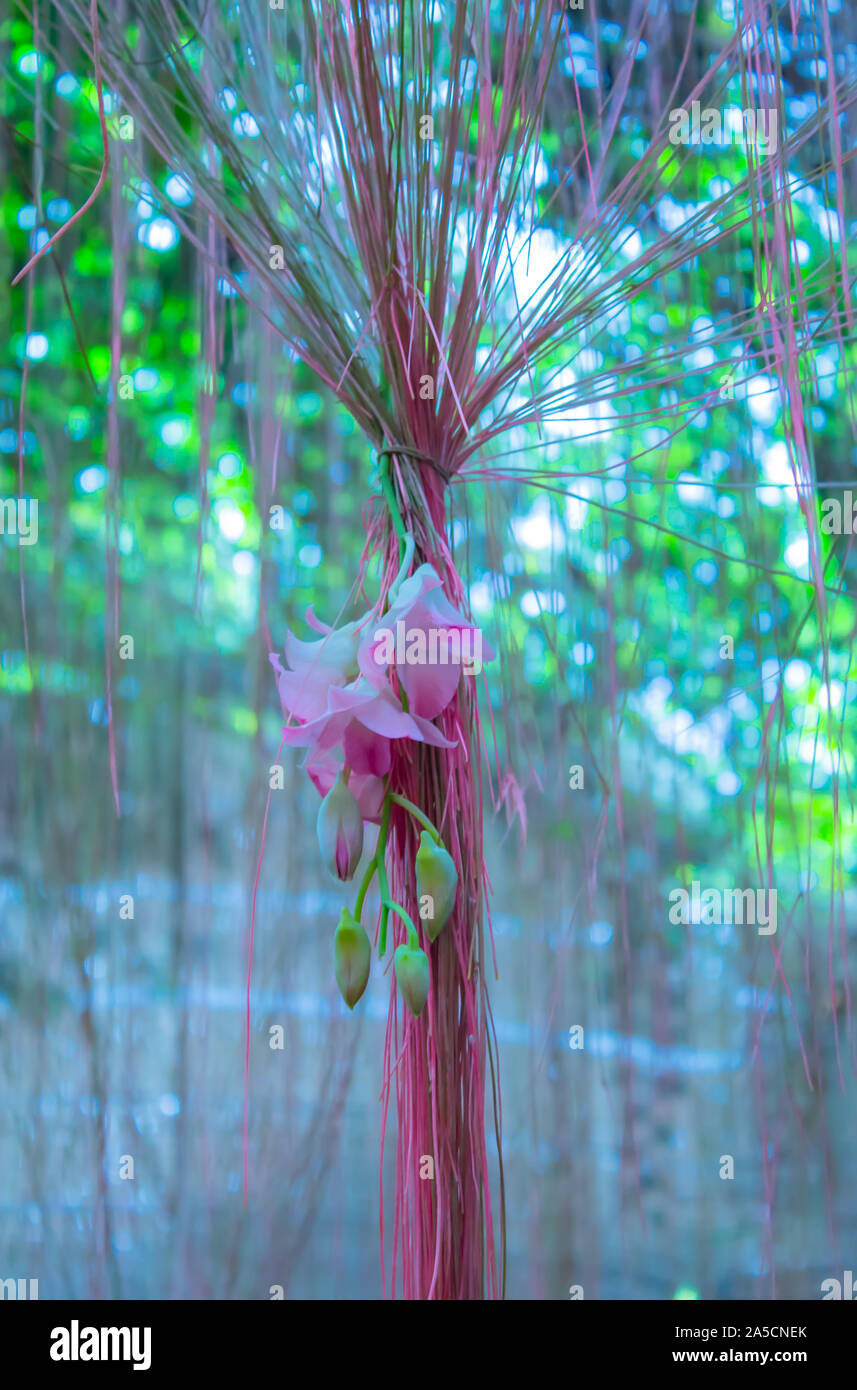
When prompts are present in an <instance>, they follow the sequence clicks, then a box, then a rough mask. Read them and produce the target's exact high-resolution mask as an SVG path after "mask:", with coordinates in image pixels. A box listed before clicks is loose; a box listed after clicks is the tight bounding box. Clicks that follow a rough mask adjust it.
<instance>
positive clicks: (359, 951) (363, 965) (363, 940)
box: [333, 907, 372, 1009]
mask: <svg viewBox="0 0 857 1390" xmlns="http://www.w3.org/2000/svg"><path fill="white" fill-rule="evenodd" d="M333 955H334V960H335V961H336V983H337V984H338V985H339V993H340V994H341V995H342V997H343V999H344V1000H345V1002H346V1004H347V1005H348V1007H349V1009H353V1008H354V1005H355V1004H356V1003H357V1000H358V999H359V998H360V997H361V996H362V994H363V991H364V990H365V988H366V985H367V984H368V982H369V965H370V962H371V960H372V947H371V945H370V943H369V938H368V936H367V935H366V932H365V930H364V928H363V927H362V926H361V924H360V923H359V922H355V920H354V918H353V917H352V915H351V913H350V912H349V911H348V908H347V907H344V908H343V909H342V916H341V917H340V919H339V926H338V927H337V928H336V931H335V932H334V936H333Z"/></svg>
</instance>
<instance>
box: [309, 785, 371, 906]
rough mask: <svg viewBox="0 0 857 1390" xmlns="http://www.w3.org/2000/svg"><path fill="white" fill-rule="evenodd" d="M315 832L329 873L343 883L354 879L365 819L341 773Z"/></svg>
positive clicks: (325, 799)
mask: <svg viewBox="0 0 857 1390" xmlns="http://www.w3.org/2000/svg"><path fill="white" fill-rule="evenodd" d="M316 830H317V832H318V844H319V849H320V850H321V857H322V859H323V860H324V862H325V864H326V865H327V867H328V869H329V870H330V872H331V873H333V874H335V875H336V877H337V878H339V879H341V880H342V882H343V883H345V882H346V881H347V880H348V879H349V878H353V877H354V870H355V869H356V868H357V865H358V864H359V863H360V856H361V854H362V853H363V817H362V816H361V814H360V807H359V806H358V805H357V802H356V801H355V799H354V797H353V796H352V795H351V792H350V791H349V790H348V788H347V786H346V785H345V778H344V777H343V775H342V773H341V772H340V773H339V774H338V776H337V778H336V781H335V782H334V784H333V786H332V787H331V789H330V791H329V792H328V793H327V796H326V797H325V798H324V800H323V801H322V803H321V805H320V806H319V808H318V820H317V821H316Z"/></svg>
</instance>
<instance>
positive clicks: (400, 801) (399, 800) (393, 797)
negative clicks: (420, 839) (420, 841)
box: [387, 792, 443, 845]
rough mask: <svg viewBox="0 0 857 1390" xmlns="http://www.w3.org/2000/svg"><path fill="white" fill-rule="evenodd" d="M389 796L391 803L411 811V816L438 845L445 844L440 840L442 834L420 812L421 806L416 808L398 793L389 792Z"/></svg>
mask: <svg viewBox="0 0 857 1390" xmlns="http://www.w3.org/2000/svg"><path fill="white" fill-rule="evenodd" d="M387 796H388V798H389V800H390V801H395V803H396V805H397V806H403V807H404V808H405V810H406V811H410V813H411V815H412V816H415V817H416V819H417V820H418V821H419V823H420V825H424V826H425V828H426V830H427V831H428V833H429V834H430V835H431V836H432V837H433V839H434V842H435V844H436V845H440V844H442V843H443V842H442V840H441V838H440V832H439V831H437V830H436V829H435V827H434V826H433V825H432V823H431V821H430V820H429V818H428V816H427V815H425V813H424V812H423V811H421V810H420V808H419V806H415V805H414V803H413V802H412V801H409V800H408V798H407V797H406V796H399V793H398V792H387Z"/></svg>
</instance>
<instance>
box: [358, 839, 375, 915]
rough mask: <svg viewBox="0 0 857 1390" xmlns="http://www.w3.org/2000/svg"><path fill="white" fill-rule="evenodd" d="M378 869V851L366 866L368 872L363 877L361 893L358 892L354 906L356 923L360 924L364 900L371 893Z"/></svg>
mask: <svg viewBox="0 0 857 1390" xmlns="http://www.w3.org/2000/svg"><path fill="white" fill-rule="evenodd" d="M377 867H378V856H377V851H376V853H375V854H374V855H373V856H372V858H371V859H370V861H369V863H368V865H367V866H366V872H365V874H364V875H363V882H362V883H361V885H360V888H359V891H358V893H357V901H356V903H355V904H354V920H355V922H358V923H359V921H360V914H361V912H362V911H363V900H364V898H365V897H366V894H367V893H368V892H369V884H370V883H371V882H372V879H373V878H374V877H375V870H376V869H377Z"/></svg>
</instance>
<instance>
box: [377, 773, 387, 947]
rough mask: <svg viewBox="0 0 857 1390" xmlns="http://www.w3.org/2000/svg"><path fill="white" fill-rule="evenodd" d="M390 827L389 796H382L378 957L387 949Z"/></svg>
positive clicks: (378, 859) (379, 854) (379, 835)
mask: <svg viewBox="0 0 857 1390" xmlns="http://www.w3.org/2000/svg"><path fill="white" fill-rule="evenodd" d="M389 829H390V798H389V795H388V796H386V797H385V798H384V810H383V812H382V814H381V829H380V830H379V832H378V845H377V848H376V850H375V863H376V864H377V866H378V886H379V888H380V889H381V904H382V910H381V935H380V937H379V938H378V957H379V959H380V958H381V957H382V956H383V954H384V952H385V950H386V949H387V918H388V917H389V915H390V913H389V908H388V903H389V901H390V885H389V883H388V882H387V868H386V865H385V864H384V851H385V850H386V848H387V832H388V831H389Z"/></svg>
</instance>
